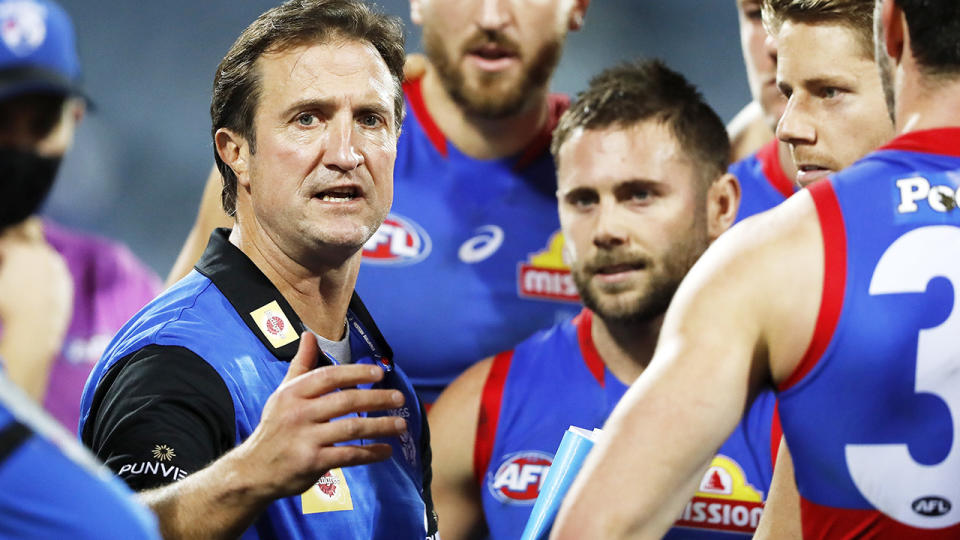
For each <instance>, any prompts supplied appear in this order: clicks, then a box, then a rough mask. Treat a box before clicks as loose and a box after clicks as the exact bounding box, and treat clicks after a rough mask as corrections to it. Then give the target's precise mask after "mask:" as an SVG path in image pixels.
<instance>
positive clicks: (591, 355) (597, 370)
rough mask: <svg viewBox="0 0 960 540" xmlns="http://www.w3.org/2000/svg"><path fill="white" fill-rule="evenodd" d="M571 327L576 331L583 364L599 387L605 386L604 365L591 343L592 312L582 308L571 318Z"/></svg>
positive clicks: (605, 370)
mask: <svg viewBox="0 0 960 540" xmlns="http://www.w3.org/2000/svg"><path fill="white" fill-rule="evenodd" d="M573 326H574V327H575V328H576V329H577V343H579V345H580V354H581V355H582V356H583V362H584V363H585V364H586V365H587V369H588V370H590V373H591V374H592V375H593V377H594V378H595V379H596V380H597V382H598V383H600V386H601V387H602V386H604V385H605V384H606V380H605V378H606V372H607V368H606V364H604V363H603V359H602V358H600V352H599V351H597V346H596V345H595V344H594V343H593V329H592V328H593V312H592V311H590V310H589V309H587V308H583V310H582V311H580V313H579V314H577V316H576V317H574V318H573Z"/></svg>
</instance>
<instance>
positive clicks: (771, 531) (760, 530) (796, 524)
mask: <svg viewBox="0 0 960 540" xmlns="http://www.w3.org/2000/svg"><path fill="white" fill-rule="evenodd" d="M753 538H754V540H767V539H773V540H781V539H782V540H790V539H802V538H803V530H802V528H801V525H800V494H799V493H798V492H797V482H796V480H795V479H794V476H793V458H791V457H790V449H789V448H787V442H786V441H785V440H783V439H781V440H780V451H779V452H777V464H776V466H775V467H774V469H773V480H772V481H771V483H770V493H769V494H768V495H767V500H766V502H765V503H764V505H763V516H762V517H761V518H760V524H759V525H757V532H756V533H755V534H754V535H753Z"/></svg>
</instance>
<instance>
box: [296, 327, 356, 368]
mask: <svg viewBox="0 0 960 540" xmlns="http://www.w3.org/2000/svg"><path fill="white" fill-rule="evenodd" d="M307 330H310V328H307ZM310 332H311V333H312V334H313V335H315V336H317V344H319V345H320V350H321V351H323V352H325V353H327V354H329V355H330V356H332V357H333V359H334V360H336V361H337V362H339V363H341V364H350V363H352V362H353V356H352V355H351V354H350V331H349V330H348V329H347V322H346V321H344V322H343V338H342V339H341V340H340V341H330V340H329V339H327V338H325V337H323V336H321V335H320V334H317V333H316V332H314V331H313V330H310Z"/></svg>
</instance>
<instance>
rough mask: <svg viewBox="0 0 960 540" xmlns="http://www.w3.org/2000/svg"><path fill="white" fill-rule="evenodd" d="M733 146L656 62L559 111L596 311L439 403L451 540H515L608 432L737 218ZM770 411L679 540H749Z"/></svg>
mask: <svg viewBox="0 0 960 540" xmlns="http://www.w3.org/2000/svg"><path fill="white" fill-rule="evenodd" d="M729 148H730V147H729V142H728V141H727V134H726V131H725V129H724V126H723V123H722V122H721V121H720V119H719V118H718V117H717V115H716V114H715V113H714V112H713V111H712V110H711V109H710V107H709V106H707V105H706V103H704V101H703V98H702V97H701V96H700V94H699V93H698V92H697V91H696V89H695V88H693V86H691V85H690V84H689V83H687V81H685V80H684V78H683V77H682V76H681V75H679V74H677V73H674V72H673V71H671V70H669V69H668V68H666V67H665V66H664V65H663V64H661V63H659V62H636V63H631V64H624V65H621V66H617V67H614V68H611V69H608V70H606V71H604V72H603V73H601V74H600V75H598V76H596V77H595V78H594V79H593V80H592V81H591V82H590V86H589V88H588V89H587V90H586V91H585V92H583V93H582V94H581V95H580V96H578V98H577V100H576V102H575V103H574V104H573V105H572V106H571V108H570V110H568V111H567V112H566V113H565V114H564V116H563V117H562V118H561V120H560V123H559V125H558V127H557V129H556V130H555V131H554V134H553V145H552V151H553V155H554V158H555V160H556V163H557V176H558V190H557V199H558V209H559V215H560V223H561V226H562V230H563V234H564V238H565V240H566V243H565V244H564V247H565V252H566V257H567V259H568V261H569V262H570V265H571V268H572V272H573V278H574V282H575V283H576V287H577V290H578V291H579V293H580V297H581V298H582V299H583V303H584V305H585V306H586V307H585V308H584V309H583V310H582V311H581V312H580V314H579V315H577V316H576V317H575V318H573V319H572V320H567V321H564V322H562V323H559V324H557V325H555V326H554V327H552V328H550V329H548V330H544V331H542V332H539V333H537V334H534V335H533V336H532V337H530V338H529V339H527V340H525V341H523V342H522V343H520V344H519V345H517V346H516V347H515V348H514V349H512V350H510V351H507V352H504V353H501V354H498V355H496V356H494V357H493V358H490V359H487V360H484V361H483V362H481V363H479V364H477V365H476V366H474V367H472V368H470V369H469V370H468V371H467V372H465V373H464V374H463V375H462V376H461V377H459V378H458V379H457V380H456V381H455V382H454V383H453V384H451V385H450V387H449V388H448V389H447V390H446V391H445V392H444V393H443V394H442V395H441V397H440V399H439V400H438V401H437V403H436V405H435V406H434V408H433V409H432V410H431V413H430V414H431V422H432V424H433V430H434V433H435V434H437V436H436V437H435V442H434V455H435V458H436V460H435V463H436V477H435V478H436V482H435V493H436V494H437V502H438V507H439V509H440V512H441V515H442V516H443V518H442V520H441V527H442V529H441V530H442V533H443V537H444V538H446V539H448V540H449V539H451V538H452V539H458V538H468V537H471V536H470V535H471V534H472V533H474V532H475V531H476V530H477V529H482V528H484V527H486V529H487V530H488V531H489V536H490V537H491V538H516V537H517V535H519V533H520V531H522V530H523V527H524V524H525V523H526V521H527V518H528V516H529V514H530V508H531V505H532V504H533V503H534V501H535V499H536V497H537V494H538V492H539V486H540V483H541V482H542V480H543V476H544V475H545V473H546V470H547V468H548V467H550V465H551V462H552V460H553V458H554V452H555V450H556V448H557V445H558V443H559V442H560V439H561V437H562V435H563V433H564V431H566V429H567V427H568V426H570V425H571V424H573V425H576V426H578V427H582V428H585V429H588V430H589V429H591V428H595V427H599V426H601V425H602V424H603V422H604V421H605V420H606V417H607V415H608V414H609V412H610V410H611V409H612V408H613V406H614V405H615V404H616V402H617V401H618V400H619V399H620V397H621V396H622V395H623V392H624V391H625V390H626V388H627V385H629V384H630V383H631V382H632V381H633V380H634V379H636V378H637V376H638V375H639V374H640V373H641V372H642V371H643V370H644V368H645V367H646V365H647V362H648V361H649V359H650V353H651V352H652V350H653V346H654V343H655V342H656V339H657V333H658V332H659V329H660V324H661V321H662V317H663V313H664V311H665V310H666V308H667V305H668V304H669V303H670V299H671V297H672V296H673V293H674V291H675V290H676V288H677V285H678V284H679V283H680V280H681V279H682V278H683V276H684V275H685V274H686V272H687V270H688V269H689V268H690V266H691V265H692V264H693V263H694V261H696V259H697V258H698V257H699V256H700V254H701V253H702V252H703V250H704V249H706V247H707V245H708V244H709V243H710V242H711V241H712V240H713V239H715V238H716V237H717V236H719V235H720V234H721V233H722V232H723V231H725V230H726V229H727V227H729V226H730V225H731V224H732V223H733V220H734V216H735V215H736V213H737V202H738V199H739V188H738V187H737V183H736V180H734V178H733V177H732V176H731V175H729V174H725V170H726V167H727V159H728V155H729ZM773 405H774V400H773V396H772V393H769V392H768V393H767V394H766V395H765V396H761V397H760V398H758V400H757V401H756V404H755V406H754V408H753V409H752V410H751V411H750V412H749V413H748V416H747V418H746V419H745V420H744V421H743V422H742V424H741V425H740V427H739V429H738V430H737V431H736V432H735V434H734V435H733V436H732V437H730V438H729V439H728V440H727V441H726V443H724V445H723V446H722V447H721V448H720V451H719V452H718V453H717V455H716V457H715V459H714V461H713V462H712V464H711V469H710V471H709V472H708V473H707V474H706V475H705V476H704V477H703V482H702V484H701V488H700V490H699V492H698V493H697V495H696V496H695V497H694V499H693V500H692V501H689V498H688V501H689V504H688V506H687V508H686V509H684V511H683V512H682V514H681V513H677V514H674V516H673V517H674V518H677V517H678V516H679V519H677V521H676V524H675V526H676V529H675V531H674V532H673V535H672V537H676V538H702V537H707V538H710V537H712V538H730V537H731V536H730V533H740V534H734V535H733V537H739V536H741V535H742V536H743V537H749V534H750V533H752V531H753V529H754V528H755V527H756V525H757V522H758V521H759V518H760V513H761V511H762V507H763V499H764V495H765V494H766V492H767V487H768V485H769V482H770V475H771V468H772V455H771V451H772V450H771V442H772V441H776V442H779V437H780V434H779V432H778V431H776V430H772V424H771V419H772V415H773ZM771 431H774V433H771ZM724 516H725V517H724ZM587 537H590V536H585V538H587Z"/></svg>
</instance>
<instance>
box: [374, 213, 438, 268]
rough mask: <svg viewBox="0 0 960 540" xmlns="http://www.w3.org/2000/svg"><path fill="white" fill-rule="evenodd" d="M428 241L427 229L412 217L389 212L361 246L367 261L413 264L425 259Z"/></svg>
mask: <svg viewBox="0 0 960 540" xmlns="http://www.w3.org/2000/svg"><path fill="white" fill-rule="evenodd" d="M431 249H432V243H431V241H430V236H429V235H428V234H427V231H425V230H424V229H423V227H421V226H420V225H419V224H417V223H416V222H415V221H413V220H412V219H409V218H406V217H403V216H400V215H399V214H390V215H389V216H387V219H385V220H384V221H383V224H382V225H380V228H379V229H377V232H375V233H373V236H371V237H370V239H369V240H367V242H366V243H365V244H364V245H363V261H364V262H365V263H369V264H414V263H418V262H420V261H422V260H423V259H426V258H427V255H429V254H430V250H431Z"/></svg>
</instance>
